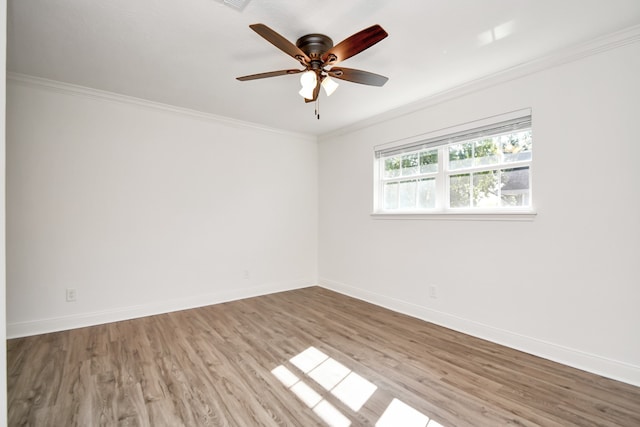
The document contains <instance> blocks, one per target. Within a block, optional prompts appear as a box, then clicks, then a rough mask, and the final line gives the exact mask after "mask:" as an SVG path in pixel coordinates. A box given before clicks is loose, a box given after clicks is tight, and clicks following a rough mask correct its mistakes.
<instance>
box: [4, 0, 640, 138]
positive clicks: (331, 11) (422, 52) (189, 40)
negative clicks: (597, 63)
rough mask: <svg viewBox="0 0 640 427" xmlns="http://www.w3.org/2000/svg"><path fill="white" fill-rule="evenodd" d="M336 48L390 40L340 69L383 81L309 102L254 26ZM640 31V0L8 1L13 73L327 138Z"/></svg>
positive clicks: (291, 64)
mask: <svg viewBox="0 0 640 427" xmlns="http://www.w3.org/2000/svg"><path fill="white" fill-rule="evenodd" d="M253 23H263V24H265V25H267V26H269V27H271V28H272V29H273V30H275V31H277V32H278V33H280V34H281V35H283V36H284V37H285V38H287V39H288V40H290V41H291V42H293V43H295V41H296V40H297V38H299V37H300V36H302V35H304V34H308V33H323V34H326V35H328V36H330V37H331V38H332V39H333V41H334V44H337V43H338V42H340V41H342V40H343V39H345V38H346V37H348V36H350V35H352V34H354V33H356V32H358V31H360V30H361V29H363V28H366V27H369V26H370V25H373V24H379V25H381V26H382V27H383V28H384V29H385V30H386V31H387V32H388V33H389V37H387V38H386V39H384V40H383V41H381V42H380V43H378V44H376V45H375V46H373V47H372V48H370V49H368V50H366V51H364V52H362V53H360V54H359V55H357V56H354V57H352V58H350V59H347V60H346V61H344V62H343V63H341V65H343V66H345V67H349V68H359V69H363V70H366V71H371V72H374V73H377V74H382V75H385V76H387V77H389V81H388V82H387V84H386V85H385V86H384V87H371V86H364V85H359V84H355V83H349V82H340V83H341V84H340V87H339V88H338V90H337V91H336V92H335V94H333V95H332V96H331V97H327V96H326V95H325V94H324V93H322V94H321V95H320V111H321V117H320V120H316V119H315V117H314V105H313V104H305V103H304V101H303V100H302V98H301V97H300V96H299V95H298V94H297V92H298V90H299V86H300V84H299V79H298V76H280V77H274V78H269V79H262V80H253V81H247V82H240V81H237V80H236V79H235V77H237V76H242V75H247V74H254V73H260V72H266V71H273V70H281V69H288V68H296V67H298V65H299V64H298V63H297V62H296V61H295V60H293V59H292V58H291V57H289V56H287V55H286V54H284V53H283V52H281V51H279V50H278V49H277V48H275V47H274V46H273V45H271V44H270V43H268V42H267V41H266V40H264V39H263V38H261V37H260V36H259V35H258V34H256V33H255V32H253V31H252V30H251V29H250V28H249V24H253ZM638 23H640V0H606V1H605V0H404V1H391V0H387V1H385V0H352V1H348V0H251V1H250V2H249V3H248V4H247V5H246V7H245V8H244V9H243V10H242V11H238V10H237V9H234V8H232V7H230V6H228V5H224V4H223V3H222V0H109V1H90V0H9V2H8V48H7V49H8V59H7V69H8V71H9V72H14V73H21V74H27V75H32V76H36V77H42V78H46V79H52V80H56V81H61V82H66V83H71V84H76V85H80V86H86V87H90V88H94V89H99V90H105V91H109V92H114V93H118V94H124V95H128V96H133V97H137V98H142V99H146V100H150V101H155V102H160V103H165V104H170V105H173V106H177V107H183V108H188V109H192V110H197V111H200V112H205V113H211V114H215V115H219V116H225V117H230V118H233V119H239V120H243V121H248V122H253V123H258V124H262V125H266V126H269V127H274V128H278V129H284V130H289V131H293V132H301V133H306V134H314V135H321V134H325V133H328V132H332V131H334V130H337V129H340V128H343V127H345V126H348V125H351V124H353V123H357V122H358V121H361V120H364V119H368V118H371V117H373V116H376V115H379V114H382V113H385V112H387V111H390V110H394V109H397V108H399V107H402V106H404V105H406V104H410V103H414V102H417V101H420V100H423V99H425V98H428V97H430V96H433V95H434V94H437V93H439V92H442V91H445V90H449V89H452V88H454V87H456V86H459V85H461V84H464V83H467V82H470V81H474V80H476V79H478V78H481V77H483V76H488V75H491V74H494V73H496V72H499V71H501V70H504V69H507V68H510V67H513V66H517V65H519V64H523V63H526V62H528V61H531V60H535V59H537V58H540V57H542V56H545V55H548V54H551V53H553V52H555V51H557V50H559V49H563V48H567V47H570V46H572V45H574V44H577V43H583V42H587V41H589V40H592V39H594V38H596V37H599V36H602V35H606V34H609V33H612V32H614V31H617V30H621V29H625V28H628V27H631V26H634V25H637V24H638Z"/></svg>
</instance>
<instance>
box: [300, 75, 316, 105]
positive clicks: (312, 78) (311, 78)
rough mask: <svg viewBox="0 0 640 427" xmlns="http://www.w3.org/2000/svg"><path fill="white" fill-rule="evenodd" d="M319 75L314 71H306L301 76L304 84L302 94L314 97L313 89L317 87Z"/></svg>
mask: <svg viewBox="0 0 640 427" xmlns="http://www.w3.org/2000/svg"><path fill="white" fill-rule="evenodd" d="M316 83H317V76H316V73H315V72H314V71H305V72H304V73H302V75H301V76H300V84H301V85H302V89H300V92H298V93H299V94H300V96H302V97H303V98H305V99H312V98H313V91H314V90H315V88H316Z"/></svg>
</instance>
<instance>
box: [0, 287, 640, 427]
mask: <svg viewBox="0 0 640 427" xmlns="http://www.w3.org/2000/svg"><path fill="white" fill-rule="evenodd" d="M7 347H8V405H9V414H8V416H9V425H10V426H55V427H60V426H65V427H66V426H171V427H175V426H241V427H249V426H329V425H332V426H333V425H334V426H342V425H345V426H346V425H351V426H378V427H383V426H395V427H412V426H414V425H415V426H418V425H419V426H423V427H424V426H426V425H428V426H429V427H439V426H444V427H453V426H502V425H519V426H571V425H577V426H640V388H637V387H633V386H631V385H628V384H624V383H620V382H616V381H613V380H610V379H606V378H602V377H599V376H596V375H593V374H589V373H586V372H583V371H579V370H576V369H573V368H569V367H566V366H562V365H559V364H557V363H553V362H550V361H548V360H544V359H540V358H537V357H534V356H531V355H528V354H525V353H521V352H518V351H516V350H512V349H509V348H505V347H502V346H499V345H496V344H492V343H489V342H487V341H483V340H480V339H477V338H473V337H470V336H467V335H464V334H460V333H457V332H453V331H451V330H448V329H445V328H442V327H438V326H435V325H433V324H430V323H427V322H423V321H420V320H417V319H414V318H411V317H408V316H404V315H401V314H398V313H394V312H392V311H389V310H385V309H383V308H380V307H376V306H374V305H371V304H368V303H365V302H362V301H358V300H356V299H352V298H349V297H346V296H344V295H340V294H337V293H334V292H331V291H328V290H326V289H322V288H318V287H312V288H306V289H300V290H295V291H290V292H283V293H278V294H273V295H267V296H261V297H257V298H250V299H246V300H241V301H235V302H229V303H225V304H218V305H213V306H209V307H203V308H197V309H192V310H186V311H181V312H175V313H168V314H163V315H158V316H151V317H146V318H141V319H135V320H129V321H124V322H117V323H111V324H107V325H100V326H94V327H89V328H82V329H76V330H71V331H64V332H58V333H51V334H45V335H39V336H34V337H25V338H18V339H12V340H9V341H8V345H7Z"/></svg>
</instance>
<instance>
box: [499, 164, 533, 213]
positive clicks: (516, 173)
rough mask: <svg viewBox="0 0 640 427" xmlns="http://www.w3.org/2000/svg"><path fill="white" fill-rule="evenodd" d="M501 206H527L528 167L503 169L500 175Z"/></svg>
mask: <svg viewBox="0 0 640 427" xmlns="http://www.w3.org/2000/svg"><path fill="white" fill-rule="evenodd" d="M501 175H502V176H501V188H500V190H501V199H502V205H503V206H529V167H528V166H526V167H521V168H513V169H504V170H503V171H502V174H501Z"/></svg>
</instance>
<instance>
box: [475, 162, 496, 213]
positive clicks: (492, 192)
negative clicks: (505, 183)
mask: <svg viewBox="0 0 640 427" xmlns="http://www.w3.org/2000/svg"><path fill="white" fill-rule="evenodd" d="M499 205H500V201H499V198H498V172H497V171H486V172H478V173H474V174H473V206H474V207H478V208H490V207H495V206H499Z"/></svg>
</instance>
